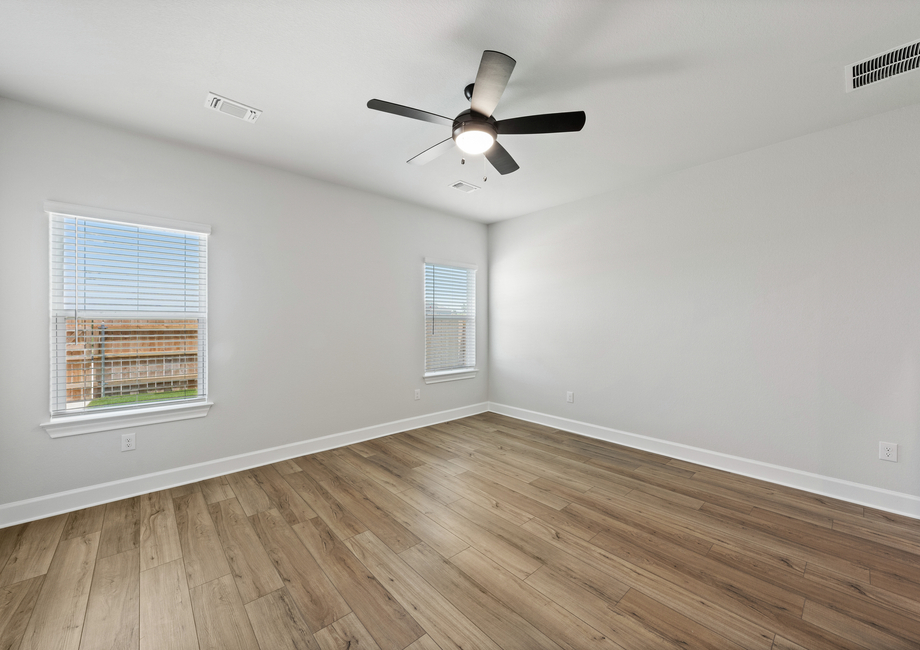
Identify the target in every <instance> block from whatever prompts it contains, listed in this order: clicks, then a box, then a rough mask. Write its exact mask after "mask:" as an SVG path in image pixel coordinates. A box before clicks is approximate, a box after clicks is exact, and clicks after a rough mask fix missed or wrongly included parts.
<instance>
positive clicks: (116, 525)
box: [99, 497, 141, 558]
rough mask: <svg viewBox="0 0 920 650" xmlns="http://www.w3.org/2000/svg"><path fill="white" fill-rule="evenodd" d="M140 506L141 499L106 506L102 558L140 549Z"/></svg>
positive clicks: (100, 550)
mask: <svg viewBox="0 0 920 650" xmlns="http://www.w3.org/2000/svg"><path fill="white" fill-rule="evenodd" d="M140 505H141V500H140V497H131V498H130V499H122V500H121V501H113V502H112V503H109V504H107V505H106V506H105V520H104V521H103V523H102V539H101V541H100V542H99V557H100V558H103V557H108V556H109V555H117V554H118V553H124V552H125V551H131V550H134V549H136V548H140V543H141V508H140Z"/></svg>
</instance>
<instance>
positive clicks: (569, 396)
mask: <svg viewBox="0 0 920 650" xmlns="http://www.w3.org/2000/svg"><path fill="white" fill-rule="evenodd" d="M565 401H566V402H568V403H569V404H573V403H574V402H575V393H573V392H572V391H569V392H567V393H566V394H565Z"/></svg>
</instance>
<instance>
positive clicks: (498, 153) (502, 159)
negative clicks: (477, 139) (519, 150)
mask: <svg viewBox="0 0 920 650" xmlns="http://www.w3.org/2000/svg"><path fill="white" fill-rule="evenodd" d="M486 159H487V160H488V161H489V162H490V163H492V166H493V167H495V169H497V170H498V173H499V174H501V175H502V176H504V175H505V174H510V173H511V172H516V171H517V170H519V169H520V168H521V167H520V165H518V164H517V163H516V162H514V158H512V157H511V154H510V153H508V151H507V150H506V149H505V148H504V147H503V146H501V145H500V144H498V143H497V142H496V143H495V144H493V145H492V147H491V148H489V150H488V151H486Z"/></svg>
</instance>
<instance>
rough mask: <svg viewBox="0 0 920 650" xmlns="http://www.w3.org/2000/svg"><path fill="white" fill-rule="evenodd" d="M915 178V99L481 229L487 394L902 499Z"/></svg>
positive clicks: (919, 143)
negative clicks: (569, 396) (486, 274)
mask: <svg viewBox="0 0 920 650" xmlns="http://www.w3.org/2000/svg"><path fill="white" fill-rule="evenodd" d="M918 170H920V106H913V107H909V108H906V109H903V110H898V111H894V112H890V113H886V114H882V115H878V116H876V117H873V118H870V119H867V120H863V121H860V122H855V123H852V124H848V125H845V126H842V127H839V128H834V129H831V130H827V131H823V132H820V133H815V134H811V135H808V136H805V137H801V138H798V139H794V140H791V141H787V142H783V143H780V144H777V145H774V146H770V147H767V148H764V149H760V150H757V151H753V152H749V153H746V154H743V155H739V156H735V157H732V158H729V159H726V160H721V161H718V162H714V163H710V164H706V165H703V166H700V167H696V168H693V169H689V170H686V171H682V172H679V173H675V174H673V175H671V176H668V177H666V178H664V179H661V180H660V181H659V182H656V183H654V184H652V185H649V186H645V187H641V188H637V189H635V190H633V191H632V192H631V193H629V194H628V195H606V196H598V197H593V198H589V199H585V200H582V201H579V202H576V203H573V204H569V205H564V206H561V207H557V208H553V209H549V210H546V211H543V212H540V213H536V214H533V215H530V216H526V217H521V218H518V219H514V220H511V221H507V222H502V223H499V224H495V225H493V226H490V274H491V281H490V328H491V341H490V350H491V357H490V363H491V377H490V379H491V385H490V399H491V400H492V401H493V402H497V403H500V404H505V405H510V406H514V407H518V408H523V409H529V410H532V411H536V412H540V413H544V414H549V415H551V416H557V417H565V418H570V419H573V420H577V421H581V422H587V423H591V424H595V425H601V426H604V427H610V428H613V429H618V430H621V431H626V432H630V433H634V434H641V435H645V436H651V437H654V438H658V439H663V440H667V441H671V442H677V443H681V444H685V445H691V446H694V447H699V448H702V449H706V450H712V451H716V452H721V453H724V454H731V455H735V456H739V457H742V458H746V459H753V460H756V461H761V462H765V463H772V464H776V465H780V466H784V467H788V468H793V469H797V470H802V471H807V472H814V473H816V474H821V475H824V476H828V477H833V478H837V479H844V480H848V481H854V482H857V483H862V484H865V485H870V486H875V487H879V488H886V489H889V490H894V491H898V492H902V493H907V494H912V495H920V433H918V432H920V182H918ZM569 390H571V391H575V396H576V400H575V403H574V404H567V403H566V402H565V391H569ZM879 441H887V442H896V443H899V444H900V462H899V463H897V464H891V463H885V462H882V461H879V460H878V443H879ZM918 512H920V510H918Z"/></svg>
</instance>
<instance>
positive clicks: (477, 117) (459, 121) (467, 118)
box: [452, 110, 498, 142]
mask: <svg viewBox="0 0 920 650" xmlns="http://www.w3.org/2000/svg"><path fill="white" fill-rule="evenodd" d="M469 131H482V132H484V133H488V134H489V135H491V136H492V140H493V141H495V140H496V139H498V131H497V130H496V128H495V118H494V117H486V116H485V115H482V114H481V113H477V112H476V111H472V110H470V111H463V112H462V113H460V115H458V116H457V117H455V118H454V126H453V136H452V137H453V139H454V141H455V142H456V140H457V138H458V137H459V136H460V135H461V134H463V133H466V132H469Z"/></svg>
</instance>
